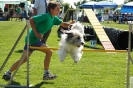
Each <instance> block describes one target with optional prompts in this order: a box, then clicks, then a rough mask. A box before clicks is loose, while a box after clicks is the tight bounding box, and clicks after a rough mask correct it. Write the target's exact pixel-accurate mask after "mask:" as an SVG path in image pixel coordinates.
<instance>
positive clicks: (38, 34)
mask: <svg viewBox="0 0 133 88" xmlns="http://www.w3.org/2000/svg"><path fill="white" fill-rule="evenodd" d="M35 36H36V37H37V38H40V39H41V40H42V39H43V35H42V34H41V33H38V32H37V33H35Z"/></svg>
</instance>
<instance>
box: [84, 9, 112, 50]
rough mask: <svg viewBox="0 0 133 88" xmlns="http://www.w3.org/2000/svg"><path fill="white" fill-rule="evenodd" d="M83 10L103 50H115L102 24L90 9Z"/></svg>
mask: <svg viewBox="0 0 133 88" xmlns="http://www.w3.org/2000/svg"><path fill="white" fill-rule="evenodd" d="M84 11H85V13H86V16H87V18H88V20H89V21H90V23H91V25H92V27H93V28H94V31H95V33H96V35H97V36H98V38H99V40H100V42H101V44H102V46H103V48H104V49H105V50H115V48H114V46H113V45H112V43H111V41H110V39H109V38H108V36H107V34H106V33H105V31H104V29H103V27H102V25H101V24H100V22H99V20H98V19H97V17H96V15H95V13H94V12H93V11H92V9H84Z"/></svg>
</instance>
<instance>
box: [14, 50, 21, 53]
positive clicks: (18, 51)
mask: <svg viewBox="0 0 133 88" xmlns="http://www.w3.org/2000/svg"><path fill="white" fill-rule="evenodd" d="M14 52H15V53H23V50H17V51H14Z"/></svg>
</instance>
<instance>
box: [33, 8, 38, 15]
mask: <svg viewBox="0 0 133 88" xmlns="http://www.w3.org/2000/svg"><path fill="white" fill-rule="evenodd" d="M33 15H34V16H35V15H37V9H36V8H33Z"/></svg>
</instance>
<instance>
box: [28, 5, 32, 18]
mask: <svg viewBox="0 0 133 88" xmlns="http://www.w3.org/2000/svg"><path fill="white" fill-rule="evenodd" d="M28 16H29V17H32V16H33V8H32V6H31V5H29V8H28Z"/></svg>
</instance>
